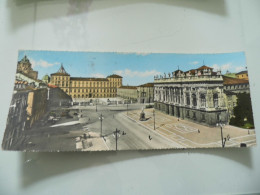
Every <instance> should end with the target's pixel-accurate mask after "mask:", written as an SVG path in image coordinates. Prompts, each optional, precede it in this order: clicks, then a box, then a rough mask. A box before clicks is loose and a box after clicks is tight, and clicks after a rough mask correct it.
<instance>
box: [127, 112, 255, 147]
mask: <svg viewBox="0 0 260 195" xmlns="http://www.w3.org/2000/svg"><path fill="white" fill-rule="evenodd" d="M144 112H145V117H146V120H145V121H140V120H139V117H140V110H137V111H136V110H135V111H129V112H128V114H127V113H124V114H125V115H127V116H128V117H129V118H131V119H132V120H134V121H136V122H137V123H139V124H140V125H143V126H145V127H146V128H149V129H150V130H151V131H154V117H153V109H145V110H144ZM155 131H156V132H158V133H159V134H161V135H163V136H165V137H167V138H168V139H171V140H173V141H175V142H177V143H179V144H181V145H182V146H183V147H185V148H195V147H196V148H209V147H222V141H221V129H220V127H208V126H205V125H201V124H198V123H194V122H191V121H187V120H182V119H178V118H176V117H174V116H170V115H167V114H164V113H162V112H160V111H157V110H156V111H155ZM223 138H224V139H226V142H225V147H240V144H241V143H245V144H246V145H247V147H249V146H254V145H256V135H255V130H254V129H250V130H248V129H242V128H238V127H234V126H231V125H226V126H225V127H224V128H223Z"/></svg>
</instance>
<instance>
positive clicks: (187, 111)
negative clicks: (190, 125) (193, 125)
mask: <svg viewBox="0 0 260 195" xmlns="http://www.w3.org/2000/svg"><path fill="white" fill-rule="evenodd" d="M186 117H187V118H190V111H189V110H186Z"/></svg>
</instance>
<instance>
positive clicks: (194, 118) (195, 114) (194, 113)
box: [192, 112, 196, 120]
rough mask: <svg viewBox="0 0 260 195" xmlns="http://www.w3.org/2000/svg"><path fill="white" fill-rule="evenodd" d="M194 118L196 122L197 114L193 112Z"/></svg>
mask: <svg viewBox="0 0 260 195" xmlns="http://www.w3.org/2000/svg"><path fill="white" fill-rule="evenodd" d="M192 118H193V119H194V120H196V112H193V116H192Z"/></svg>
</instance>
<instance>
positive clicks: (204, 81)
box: [154, 65, 228, 126]
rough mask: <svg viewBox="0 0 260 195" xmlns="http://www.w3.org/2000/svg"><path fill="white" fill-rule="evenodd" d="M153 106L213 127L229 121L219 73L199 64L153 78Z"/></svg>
mask: <svg viewBox="0 0 260 195" xmlns="http://www.w3.org/2000/svg"><path fill="white" fill-rule="evenodd" d="M154 101H155V108H156V109H158V110H161V111H163V112H165V113H167V114H170V115H174V116H176V117H178V118H181V119H187V120H192V121H194V122H199V123H203V124H206V125H211V126H215V125H216V123H217V122H219V121H222V122H224V123H227V122H228V113H227V107H226V101H225V94H224V86H223V78H222V75H221V72H220V71H218V72H214V71H213V69H212V68H210V67H207V66H205V65H204V66H201V67H199V68H197V69H193V70H189V71H186V72H183V71H181V70H176V71H174V72H172V73H168V76H167V75H166V74H164V75H163V76H162V75H161V76H155V78H154Z"/></svg>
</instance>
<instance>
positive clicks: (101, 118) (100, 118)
mask: <svg viewBox="0 0 260 195" xmlns="http://www.w3.org/2000/svg"><path fill="white" fill-rule="evenodd" d="M99 120H100V123H101V129H100V137H102V121H103V120H104V117H103V115H102V113H101V115H100V117H99Z"/></svg>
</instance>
